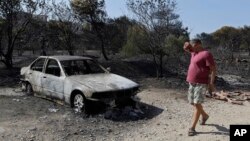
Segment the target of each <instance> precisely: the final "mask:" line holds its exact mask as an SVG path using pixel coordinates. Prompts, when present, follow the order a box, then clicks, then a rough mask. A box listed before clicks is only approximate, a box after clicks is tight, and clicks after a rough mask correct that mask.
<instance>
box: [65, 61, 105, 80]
mask: <svg viewBox="0 0 250 141" xmlns="http://www.w3.org/2000/svg"><path fill="white" fill-rule="evenodd" d="M61 64H62V67H63V69H64V70H65V73H66V74H67V75H68V76H71V75H84V74H93V73H103V72H104V70H102V69H101V67H100V66H98V64H97V63H96V62H94V61H93V60H66V61H61Z"/></svg>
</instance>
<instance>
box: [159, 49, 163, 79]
mask: <svg viewBox="0 0 250 141" xmlns="http://www.w3.org/2000/svg"><path fill="white" fill-rule="evenodd" d="M159 61H160V64H159V65H160V77H163V55H162V54H160V60H159Z"/></svg>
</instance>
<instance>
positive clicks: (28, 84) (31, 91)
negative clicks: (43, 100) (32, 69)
mask: <svg viewBox="0 0 250 141" xmlns="http://www.w3.org/2000/svg"><path fill="white" fill-rule="evenodd" d="M25 92H26V94H27V95H32V96H33V95H34V91H33V88H32V86H31V84H30V83H27V84H26V91H25Z"/></svg>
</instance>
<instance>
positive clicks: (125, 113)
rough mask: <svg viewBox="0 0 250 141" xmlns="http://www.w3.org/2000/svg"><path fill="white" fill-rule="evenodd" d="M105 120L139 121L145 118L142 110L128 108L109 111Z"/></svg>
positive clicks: (105, 115)
mask: <svg viewBox="0 0 250 141" xmlns="http://www.w3.org/2000/svg"><path fill="white" fill-rule="evenodd" d="M104 118H106V119H112V120H116V121H117V120H118V121H119V120H125V119H126V120H138V119H142V118H144V113H143V112H142V111H141V110H140V109H136V108H133V107H132V106H126V107H124V108H114V109H110V110H107V111H106V112H105V114H104Z"/></svg>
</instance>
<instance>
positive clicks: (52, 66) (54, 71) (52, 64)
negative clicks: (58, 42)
mask: <svg viewBox="0 0 250 141" xmlns="http://www.w3.org/2000/svg"><path fill="white" fill-rule="evenodd" d="M45 73H46V74H51V75H54V76H58V77H59V76H60V75H61V69H60V67H59V65H58V63H57V61H56V60H53V59H49V61H48V63H47V67H46V70H45Z"/></svg>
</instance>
